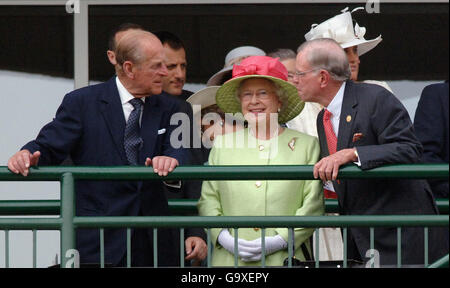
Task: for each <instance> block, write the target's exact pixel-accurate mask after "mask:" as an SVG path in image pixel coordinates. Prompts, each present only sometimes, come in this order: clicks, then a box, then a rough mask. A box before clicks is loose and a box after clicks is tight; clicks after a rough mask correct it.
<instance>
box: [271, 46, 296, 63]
mask: <svg viewBox="0 0 450 288" xmlns="http://www.w3.org/2000/svg"><path fill="white" fill-rule="evenodd" d="M267 56H269V57H272V58H280V61H284V60H289V59H294V60H295V58H296V57H297V54H295V52H294V50H291V49H283V48H280V49H277V50H275V51H273V52H270V53H269V54H267Z"/></svg>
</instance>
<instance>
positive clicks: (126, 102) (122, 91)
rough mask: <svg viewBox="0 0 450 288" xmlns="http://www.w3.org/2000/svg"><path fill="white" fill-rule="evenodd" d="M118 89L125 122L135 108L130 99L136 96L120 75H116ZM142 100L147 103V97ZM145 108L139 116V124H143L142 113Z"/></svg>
mask: <svg viewBox="0 0 450 288" xmlns="http://www.w3.org/2000/svg"><path fill="white" fill-rule="evenodd" d="M116 84H117V90H119V96H120V102H121V103H122V109H123V114H124V115H125V122H127V121H128V118H130V114H131V111H133V110H134V107H133V105H131V103H130V100H131V99H134V98H135V97H134V96H133V95H131V93H130V92H128V90H127V89H126V88H125V87H124V86H123V85H122V83H121V82H120V80H119V77H116ZM141 101H142V102H143V103H145V97H144V98H141ZM143 111H144V109H141V115H140V117H139V125H141V120H142V113H143Z"/></svg>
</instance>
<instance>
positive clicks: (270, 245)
mask: <svg viewBox="0 0 450 288" xmlns="http://www.w3.org/2000/svg"><path fill="white" fill-rule="evenodd" d="M264 239H265V243H264V245H265V246H264V248H265V250H266V255H270V254H272V253H275V252H277V251H278V250H282V249H286V248H287V245H288V243H287V242H286V241H285V240H284V239H283V237H281V236H280V235H275V236H268V237H265V238H264ZM249 242H250V243H251V245H252V246H253V247H254V248H256V247H259V253H255V254H254V255H253V256H250V257H242V261H244V262H253V261H259V260H261V257H262V253H261V250H262V249H261V247H262V243H261V238H258V239H255V240H253V241H249Z"/></svg>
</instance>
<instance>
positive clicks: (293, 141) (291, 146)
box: [288, 137, 298, 151]
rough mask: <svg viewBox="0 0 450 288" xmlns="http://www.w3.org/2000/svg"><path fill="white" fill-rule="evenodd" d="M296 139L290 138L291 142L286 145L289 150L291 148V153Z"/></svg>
mask: <svg viewBox="0 0 450 288" xmlns="http://www.w3.org/2000/svg"><path fill="white" fill-rule="evenodd" d="M297 139H298V138H297V137H294V138H292V140H291V141H289V143H288V146H289V148H291V150H292V151H294V148H295V141H297Z"/></svg>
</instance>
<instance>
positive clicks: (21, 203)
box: [0, 198, 449, 215]
mask: <svg viewBox="0 0 450 288" xmlns="http://www.w3.org/2000/svg"><path fill="white" fill-rule="evenodd" d="M168 202H169V209H170V210H171V212H172V213H173V214H184V213H186V214H188V213H195V214H197V203H198V200H195V199H169V200H168ZM436 204H437V207H438V209H439V213H441V214H448V207H449V200H448V199H444V198H442V199H436ZM60 206H61V205H60V200H0V215H59V213H60ZM325 212H326V213H338V212H339V207H338V201H337V200H334V199H326V200H325Z"/></svg>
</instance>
